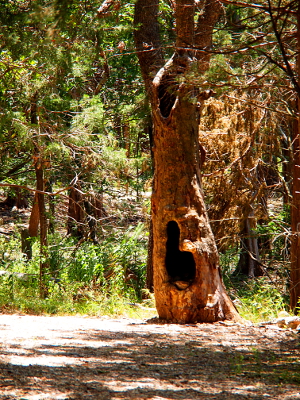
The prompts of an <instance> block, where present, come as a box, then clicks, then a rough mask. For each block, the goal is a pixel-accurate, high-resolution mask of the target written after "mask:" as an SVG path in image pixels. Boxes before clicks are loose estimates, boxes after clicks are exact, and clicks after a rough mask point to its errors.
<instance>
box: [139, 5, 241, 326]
mask: <svg viewBox="0 0 300 400" xmlns="http://www.w3.org/2000/svg"><path fill="white" fill-rule="evenodd" d="M207 4H208V6H207ZM175 8H176V50H175V53H174V55H173V57H172V58H171V59H170V60H169V61H168V62H167V63H166V64H165V65H164V66H163V67H162V68H161V69H159V70H158V66H159V63H161V61H162V57H161V47H162V46H159V35H158V28H157V13H158V2H157V1H155V0H147V1H146V0H138V1H137V3H136V13H135V23H136V24H139V28H138V29H137V30H136V31H135V39H136V45H137V50H138V56H139V60H140V65H141V69H142V74H143V77H144V81H145V85H146V89H147V91H148V93H149V96H150V101H151V108H152V114H153V123H154V135H153V136H154V137H153V143H154V148H153V154H154V165H155V172H154V185H153V194H152V206H151V211H152V223H153V254H152V256H153V279H154V293H155V299H156V308H157V311H158V314H159V317H160V318H162V319H164V320H167V321H170V322H176V323H187V322H214V321H219V320H224V319H235V320H238V319H240V317H239V315H238V313H237V311H236V309H235V307H234V305H233V303H232V302H231V300H230V299H229V297H228V296H227V294H226V291H225V288H224V286H223V283H222V278H221V274H220V269H219V258H218V252H217V248H216V245H215V241H214V237H213V234H212V232H211V229H210V225H209V222H208V217H207V213H206V209H205V205H204V200H203V194H202V190H201V174H200V166H201V153H203V151H201V150H203V149H202V148H201V146H200V144H199V137H198V127H199V118H200V109H201V103H202V101H203V100H204V98H205V97H206V98H207V96H209V94H207V93H201V94H199V91H198V89H197V88H196V87H194V86H193V85H192V84H189V83H188V82H187V79H186V73H188V72H189V71H191V70H192V68H194V67H195V66H196V65H195V62H194V60H195V56H197V59H198V70H199V69H200V71H201V72H202V73H203V72H204V71H205V70H206V69H207V66H208V61H209V56H208V57H207V54H206V55H205V56H203V57H202V56H201V54H202V53H203V52H200V51H197V52H195V51H194V50H193V49H194V48H195V46H199V47H201V49H203V48H205V49H206V47H209V46H210V44H211V35H212V30H213V26H214V24H215V22H216V20H217V18H218V15H219V11H220V4H219V3H218V2H217V1H215V0H210V1H208V2H207V3H206V5H205V7H204V10H203V13H204V15H205V17H204V18H202V17H200V19H199V21H200V22H201V23H203V26H202V25H201V23H200V22H199V21H198V22H199V24H200V25H201V26H200V25H199V24H198V26H197V29H196V30H195V31H194V11H195V4H194V1H193V0H177V1H176V7H175ZM205 21H206V22H207V24H208V25H207V24H206V25H204V22H205ZM204 32H205V34H204ZM195 34H196V36H197V38H198V39H197V40H198V41H197V40H196V39H195ZM150 44H151V46H150ZM148 45H149V48H148V47H147V46H148ZM146 48H148V50H147V49H146ZM155 69H156V75H155V76H154V79H153V71H154V70H155ZM157 71H158V72H157ZM180 82H181V83H180Z"/></svg>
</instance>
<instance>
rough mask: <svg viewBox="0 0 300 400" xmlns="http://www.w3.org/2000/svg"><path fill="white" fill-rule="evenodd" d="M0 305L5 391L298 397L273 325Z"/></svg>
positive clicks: (287, 351) (286, 345)
mask: <svg viewBox="0 0 300 400" xmlns="http://www.w3.org/2000/svg"><path fill="white" fill-rule="evenodd" d="M157 322H158V321H157V320H155V319H154V320H152V321H145V320H137V319H128V318H120V319H110V318H106V317H100V318H90V317H78V316H53V317H52V316H31V315H17V314H13V315H5V314H0V346H1V351H0V400H4V399H5V400H11V399H17V400H21V399H22V400H25V399H30V400H31V399H32V400H33V399H34V400H42V399H61V400H62V399H64V400H66V399H69V400H71V399H74V400H75V399H76V400H77V399H91V400H99V399H105V400H106V399H107V400H110V399H112V400H119V399H136V400H142V399H147V400H148V399H153V400H159V399H182V400H190V399H206V400H212V399H218V400H221V399H222V400H224V399H232V400H238V399H253V400H254V399H255V400H258V399H272V400H274V399H278V400H279V399H280V400H288V399H300V338H299V336H300V335H299V333H295V331H291V330H288V329H280V328H279V327H278V326H276V325H267V326H255V325H252V326H244V325H239V324H230V323H225V322H224V323H215V324H195V325H176V324H159V323H157Z"/></svg>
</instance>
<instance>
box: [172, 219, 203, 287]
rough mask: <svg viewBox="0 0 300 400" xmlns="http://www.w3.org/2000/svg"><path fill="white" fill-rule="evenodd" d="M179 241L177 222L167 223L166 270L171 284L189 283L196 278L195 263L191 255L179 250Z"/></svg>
mask: <svg viewBox="0 0 300 400" xmlns="http://www.w3.org/2000/svg"><path fill="white" fill-rule="evenodd" d="M179 239H180V229H179V226H178V224H177V222H175V221H170V222H168V225H167V246H166V247H167V252H166V260H165V265H166V269H167V272H168V275H169V277H170V281H171V282H177V281H181V282H188V283H191V282H192V281H193V279H194V278H195V276H196V263H195V260H194V256H193V254H192V253H190V252H189V251H181V250H179ZM184 288H185V287H184V286H183V287H182V286H181V287H180V289H184ZM178 289H179V287H178Z"/></svg>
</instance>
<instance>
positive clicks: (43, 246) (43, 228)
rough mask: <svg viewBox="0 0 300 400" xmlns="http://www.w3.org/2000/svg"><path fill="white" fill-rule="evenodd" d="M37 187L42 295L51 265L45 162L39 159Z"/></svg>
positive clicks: (36, 170) (42, 295)
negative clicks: (48, 241)
mask: <svg viewBox="0 0 300 400" xmlns="http://www.w3.org/2000/svg"><path fill="white" fill-rule="evenodd" d="M35 175H36V189H37V199H38V210H39V220H40V296H41V298H44V297H45V295H46V292H47V291H46V285H45V274H46V272H47V270H48V267H49V262H48V249H47V245H48V244H47V217H46V207H45V194H44V193H43V192H44V191H45V183H44V166H43V162H42V161H41V160H40V159H38V160H37V161H36V163H35Z"/></svg>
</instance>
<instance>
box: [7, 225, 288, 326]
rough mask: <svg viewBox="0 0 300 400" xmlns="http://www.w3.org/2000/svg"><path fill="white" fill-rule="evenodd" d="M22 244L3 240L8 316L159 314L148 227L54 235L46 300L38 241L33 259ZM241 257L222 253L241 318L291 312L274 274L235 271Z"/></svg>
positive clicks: (227, 281)
mask: <svg viewBox="0 0 300 400" xmlns="http://www.w3.org/2000/svg"><path fill="white" fill-rule="evenodd" d="M20 242H21V241H20V238H19V237H16V238H15V239H11V238H10V239H9V240H8V239H5V238H0V254H2V256H0V257H1V258H0V270H1V271H0V309H1V310H2V312H6V313H11V312H23V313H31V314H58V315H62V314H69V315H74V314H83V315H90V316H101V315H109V316H113V317H117V316H129V317H136V318H151V317H153V316H155V315H156V312H155V308H154V307H155V305H154V304H155V302H154V296H153V294H151V293H149V291H147V290H146V289H145V278H146V259H147V232H146V230H145V228H144V226H143V224H138V225H137V226H130V227H129V228H127V229H126V230H120V229H119V230H116V231H115V232H111V233H110V234H109V235H107V236H106V237H105V238H103V239H102V240H100V241H99V244H93V243H91V242H88V241H86V242H83V243H81V244H79V243H78V242H76V241H74V239H72V238H68V237H62V236H60V235H52V236H49V249H48V255H49V257H48V261H49V267H48V270H47V273H46V274H45V277H44V284H45V286H46V295H45V296H44V297H43V298H41V296H40V280H39V266H40V258H39V245H38V242H34V243H33V257H32V259H31V260H27V259H26V258H25V256H24V255H23V254H22V252H21V249H20ZM238 257H239V253H238V251H237V250H234V249H233V250H229V251H227V252H226V253H225V254H221V267H222V272H223V279H224V283H225V286H226V288H227V291H228V292H229V295H230V296H231V298H232V299H233V301H234V303H235V305H236V307H237V309H238V311H239V312H240V314H241V316H242V317H243V318H245V319H247V320H250V321H252V322H260V321H266V320H272V319H274V318H276V317H277V316H278V314H279V312H280V311H284V310H285V311H287V294H286V288H285V287H283V286H280V287H279V285H277V284H276V278H275V279H274V280H272V279H271V277H270V276H265V277H261V278H255V279H249V278H247V277H245V276H243V277H242V276H236V275H235V274H234V273H233V272H234V270H235V267H236V265H237V262H238ZM277 272H278V271H277ZM275 275H276V274H275ZM279 275H280V274H279Z"/></svg>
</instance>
